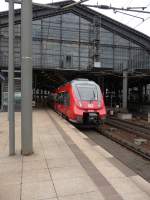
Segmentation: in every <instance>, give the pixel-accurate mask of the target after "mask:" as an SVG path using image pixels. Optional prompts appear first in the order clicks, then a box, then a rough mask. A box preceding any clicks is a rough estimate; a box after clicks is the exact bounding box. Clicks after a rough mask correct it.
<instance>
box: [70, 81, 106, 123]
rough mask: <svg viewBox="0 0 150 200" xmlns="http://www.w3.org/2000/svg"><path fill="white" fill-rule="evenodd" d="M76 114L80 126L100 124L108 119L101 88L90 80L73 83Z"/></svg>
mask: <svg viewBox="0 0 150 200" xmlns="http://www.w3.org/2000/svg"><path fill="white" fill-rule="evenodd" d="M72 87H73V95H74V101H75V102H74V113H75V118H76V122H77V123H80V124H95V125H97V124H100V123H101V122H102V121H103V120H104V119H105V117H106V109H105V104H104V99H103V96H102V93H101V90H100V87H99V86H98V85H97V84H96V83H95V82H94V81H89V80H76V81H73V83H72Z"/></svg>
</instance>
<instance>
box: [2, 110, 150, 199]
mask: <svg viewBox="0 0 150 200" xmlns="http://www.w3.org/2000/svg"><path fill="white" fill-rule="evenodd" d="M0 123H1V130H0V200H149V199H150V183H148V182H146V181H145V180H144V179H143V178H142V177H140V176H139V175H137V174H135V173H134V172H133V171H132V170H130V169H129V168H128V167H126V166H125V165H123V164H122V163H121V162H120V161H119V160H117V159H116V158H114V157H113V156H112V155H111V154H110V153H109V152H107V151H106V150H104V149H103V148H102V147H100V146H98V145H96V144H95V143H94V142H93V141H91V140H90V139H89V138H88V137H87V136H85V135H84V134H83V133H82V132H80V131H79V130H77V129H76V128H74V127H73V126H72V125H70V124H69V123H68V122H67V121H65V120H64V119H63V118H61V117H60V116H58V115H57V114H56V113H55V112H53V111H51V110H35V111H33V130H34V131H33V132H34V133H33V140H34V154H33V155H31V156H21V155H20V113H16V126H17V128H16V132H17V134H16V146H17V147H16V155H15V156H12V157H9V156H8V120H7V113H1V114H0Z"/></svg>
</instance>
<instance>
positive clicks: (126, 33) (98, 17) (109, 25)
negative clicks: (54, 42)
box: [0, 1, 150, 75]
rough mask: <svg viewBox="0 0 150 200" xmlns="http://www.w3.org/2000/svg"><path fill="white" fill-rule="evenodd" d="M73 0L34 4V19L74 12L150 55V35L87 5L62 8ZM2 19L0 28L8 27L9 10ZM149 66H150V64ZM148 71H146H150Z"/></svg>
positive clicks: (3, 13)
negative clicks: (52, 6)
mask: <svg viewBox="0 0 150 200" xmlns="http://www.w3.org/2000/svg"><path fill="white" fill-rule="evenodd" d="M72 2H74V1H63V2H58V3H55V5H56V6H57V5H59V6H60V9H57V10H56V9H50V8H49V9H47V8H43V7H37V6H33V21H36V20H40V19H46V18H48V17H53V16H58V15H62V14H66V13H73V14H75V15H77V16H80V17H82V18H83V19H85V20H87V21H89V22H90V23H95V24H96V26H100V27H102V28H104V29H106V30H108V31H110V32H113V33H115V34H117V35H119V36H120V37H122V38H124V39H126V40H130V41H131V42H133V43H135V44H137V45H139V46H140V47H141V48H142V49H144V51H145V52H146V53H147V55H150V37H148V36H147V35H145V34H143V33H141V32H138V31H136V30H134V29H132V28H130V27H128V26H126V25H124V24H121V23H119V22H117V21H115V20H113V19H111V18H109V17H107V16H105V15H103V14H101V13H98V12H96V11H94V10H92V9H90V8H88V7H87V6H85V5H75V6H73V7H70V8H66V9H65V10H64V9H63V10H62V9H61V7H64V6H65V5H68V4H70V3H72ZM0 19H1V20H0V28H6V27H8V12H1V13H0ZM15 24H20V9H18V10H16V11H15ZM48 31H49V30H48ZM59 42H60V41H59ZM62 42H63V41H62ZM62 42H60V43H62ZM70 43H71V44H74V42H73V41H70ZM79 43H80V44H79V45H80V46H81V45H82V44H84V43H82V42H81V41H79ZM87 46H89V45H88V43H87ZM46 48H48V47H47V46H46ZM112 48H114V47H112ZM1 49H2V48H1ZM1 49H0V50H1ZM1 51H3V50H1ZM79 51H80V50H79ZM42 56H44V55H42ZM79 60H80V59H79ZM147 62H149V65H150V60H148V61H147ZM48 64H49V63H48ZM121 67H122V66H121ZM148 68H150V66H149V67H148ZM60 69H61V68H60ZM41 70H42V66H41ZM78 70H81V71H82V67H81V68H79V69H78ZM84 70H85V69H84ZM88 70H89V69H87V68H86V71H88ZM102 70H105V68H102ZM102 70H101V71H102ZM90 71H91V69H90ZM148 71H149V70H148ZM148 71H147V72H146V73H149V72H148ZM112 72H113V69H110V73H112ZM107 73H108V72H107V71H106V72H105V74H106V75H107Z"/></svg>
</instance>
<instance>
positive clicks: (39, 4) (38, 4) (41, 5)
mask: <svg viewBox="0 0 150 200" xmlns="http://www.w3.org/2000/svg"><path fill="white" fill-rule="evenodd" d="M9 1H10V0H5V2H9ZM13 2H14V3H15V4H22V0H14V1H13ZM32 5H33V6H38V7H43V8H55V9H58V8H60V7H59V6H54V5H47V4H42V3H34V2H32Z"/></svg>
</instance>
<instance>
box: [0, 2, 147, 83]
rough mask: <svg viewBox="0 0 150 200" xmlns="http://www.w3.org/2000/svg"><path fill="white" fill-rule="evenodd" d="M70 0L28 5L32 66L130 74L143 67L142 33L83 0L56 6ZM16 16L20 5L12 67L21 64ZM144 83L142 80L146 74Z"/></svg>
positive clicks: (3, 62)
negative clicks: (30, 8) (30, 7)
mask: <svg viewBox="0 0 150 200" xmlns="http://www.w3.org/2000/svg"><path fill="white" fill-rule="evenodd" d="M71 2H72V1H70V2H69V1H66V2H65V1H64V2H60V3H56V4H55V5H57V6H60V8H59V9H57V10H55V9H46V8H42V7H33V32H32V41H33V43H32V49H33V70H34V71H49V70H52V71H53V70H58V74H59V73H60V72H62V71H66V70H67V71H68V70H69V71H70V73H71V71H76V72H78V73H79V72H81V73H82V72H86V73H89V74H90V73H92V74H93V76H94V75H95V74H94V72H96V73H98V72H99V73H100V72H102V75H103V74H106V76H107V74H108V71H109V72H111V74H112V77H113V76H114V75H113V74H115V73H118V74H122V72H123V70H127V71H128V73H130V74H132V75H133V74H134V73H136V72H145V71H146V73H149V70H150V38H149V37H148V36H146V35H144V34H142V33H140V32H138V31H135V30H134V29H132V28H130V27H128V26H126V25H123V24H121V23H119V22H117V21H115V20H112V19H111V18H109V17H107V16H104V15H102V14H100V13H97V12H95V11H93V10H92V9H90V8H87V7H86V6H85V5H76V6H73V7H70V8H68V9H61V7H63V6H64V5H67V4H69V3H71ZM20 18H21V15H20V10H16V11H15V38H14V41H15V47H14V55H15V69H16V70H20V67H21V25H20ZM0 70H1V71H2V72H3V71H4V72H5V71H7V70H8V12H2V13H0ZM104 72H106V73H104ZM100 74H101V73H100ZM66 76H67V75H66ZM100 76H101V75H100ZM101 77H102V76H101ZM6 79H7V77H6ZM109 80H110V79H109ZM111 81H112V79H111ZM106 82H107V80H106ZM132 82H133V81H132ZM135 82H136V81H135ZM145 84H146V85H147V84H148V78H147V79H146V83H145ZM33 85H34V84H33ZM133 86H134V84H133Z"/></svg>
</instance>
